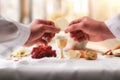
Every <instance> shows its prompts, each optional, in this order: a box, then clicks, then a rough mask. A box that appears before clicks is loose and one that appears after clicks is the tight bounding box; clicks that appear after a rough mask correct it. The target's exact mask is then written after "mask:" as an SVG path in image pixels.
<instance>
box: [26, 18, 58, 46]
mask: <svg viewBox="0 0 120 80" xmlns="http://www.w3.org/2000/svg"><path fill="white" fill-rule="evenodd" d="M30 29H31V34H30V37H29V39H28V40H27V42H26V43H25V44H24V45H25V46H32V45H34V44H45V45H46V44H47V43H49V42H50V41H51V39H52V38H53V37H54V36H55V34H56V33H58V32H59V31H60V29H59V28H57V27H56V26H55V24H54V23H53V22H52V21H47V20H39V19H37V20H35V21H33V22H32V23H31V24H30Z"/></svg>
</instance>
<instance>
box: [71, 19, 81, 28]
mask: <svg viewBox="0 0 120 80" xmlns="http://www.w3.org/2000/svg"><path fill="white" fill-rule="evenodd" d="M81 20H82V19H76V20H74V21H72V22H71V23H70V24H69V26H71V25H73V24H76V23H80V22H81Z"/></svg>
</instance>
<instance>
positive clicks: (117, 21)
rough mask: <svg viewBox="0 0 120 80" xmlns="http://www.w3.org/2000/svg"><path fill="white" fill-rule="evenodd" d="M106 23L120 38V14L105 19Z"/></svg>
mask: <svg viewBox="0 0 120 80" xmlns="http://www.w3.org/2000/svg"><path fill="white" fill-rule="evenodd" d="M105 24H106V25H107V26H108V28H109V30H110V31H111V32H112V33H113V35H114V36H115V37H116V38H117V39H119V40H120V14H119V15H117V16H115V17H113V18H111V19H109V20H107V21H105Z"/></svg>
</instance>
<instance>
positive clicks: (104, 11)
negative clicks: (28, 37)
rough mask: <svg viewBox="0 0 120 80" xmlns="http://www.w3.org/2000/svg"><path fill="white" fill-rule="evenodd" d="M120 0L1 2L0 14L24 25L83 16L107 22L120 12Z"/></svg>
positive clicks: (10, 0)
mask: <svg viewBox="0 0 120 80" xmlns="http://www.w3.org/2000/svg"><path fill="white" fill-rule="evenodd" d="M119 3H120V0H0V14H2V15H4V16H7V17H9V18H12V19H14V20H16V21H19V22H22V23H30V22H31V21H32V20H34V19H36V18H40V19H48V20H53V21H54V20H55V19H57V18H60V17H64V18H66V19H67V20H69V21H71V20H73V19H76V18H80V17H82V16H90V17H92V18H94V19H97V20H102V21H103V20H107V19H108V18H110V17H112V16H115V15H117V14H118V13H119V11H120V5H119Z"/></svg>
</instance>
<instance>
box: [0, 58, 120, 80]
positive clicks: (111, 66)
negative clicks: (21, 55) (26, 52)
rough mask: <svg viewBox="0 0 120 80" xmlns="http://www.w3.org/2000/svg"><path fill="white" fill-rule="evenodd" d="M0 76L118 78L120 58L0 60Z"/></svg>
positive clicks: (15, 79) (24, 79)
mask: <svg viewBox="0 0 120 80" xmlns="http://www.w3.org/2000/svg"><path fill="white" fill-rule="evenodd" d="M0 80H120V58H117V57H114V58H106V57H99V58H98V59H97V60H85V59H59V58H42V59H37V60H36V59H31V58H25V59H22V60H20V61H18V62H14V61H8V60H0Z"/></svg>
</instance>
